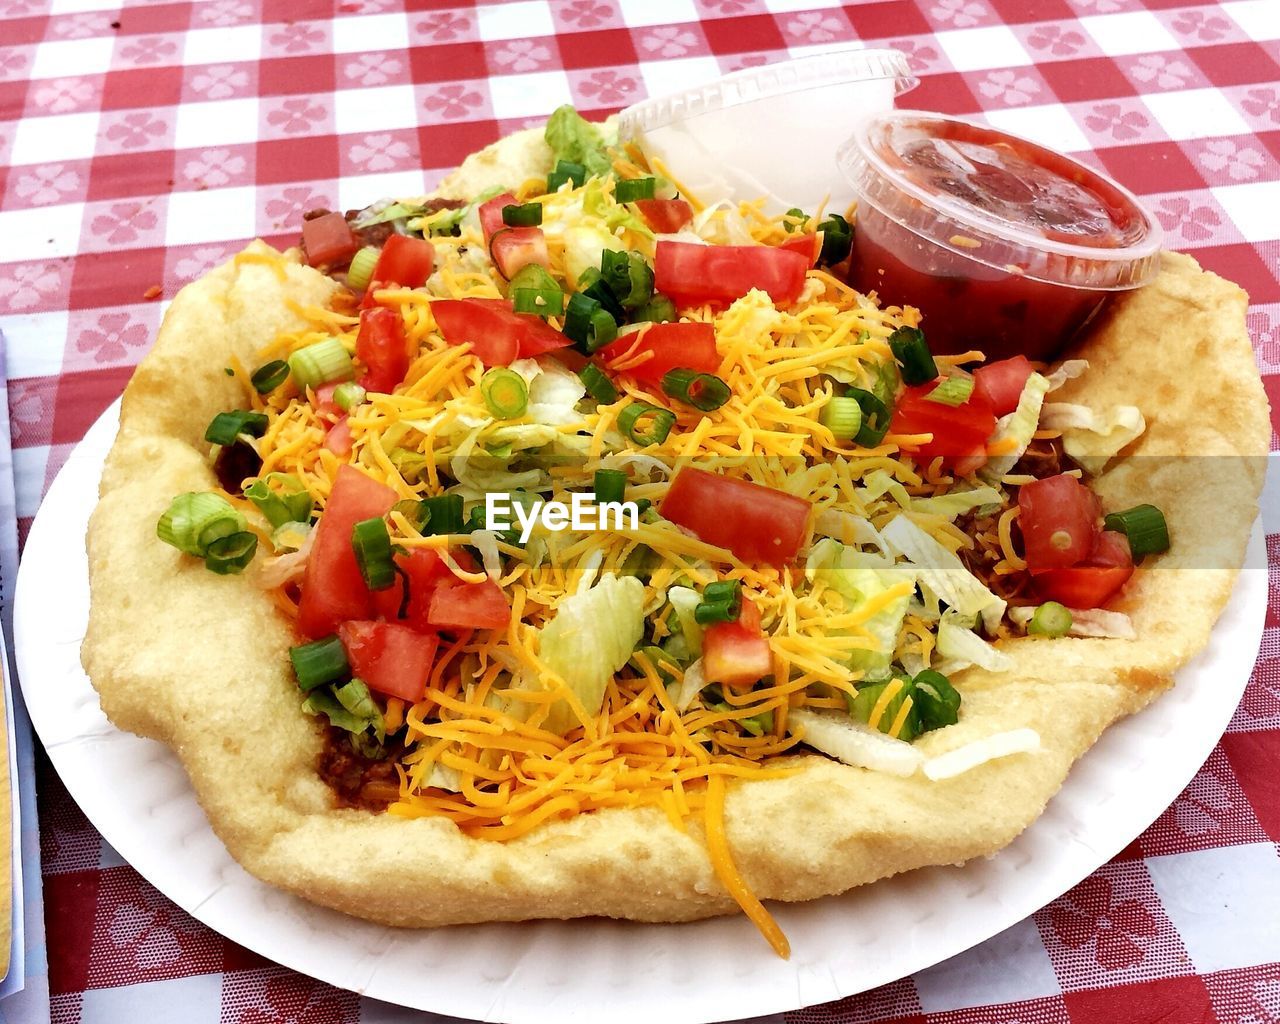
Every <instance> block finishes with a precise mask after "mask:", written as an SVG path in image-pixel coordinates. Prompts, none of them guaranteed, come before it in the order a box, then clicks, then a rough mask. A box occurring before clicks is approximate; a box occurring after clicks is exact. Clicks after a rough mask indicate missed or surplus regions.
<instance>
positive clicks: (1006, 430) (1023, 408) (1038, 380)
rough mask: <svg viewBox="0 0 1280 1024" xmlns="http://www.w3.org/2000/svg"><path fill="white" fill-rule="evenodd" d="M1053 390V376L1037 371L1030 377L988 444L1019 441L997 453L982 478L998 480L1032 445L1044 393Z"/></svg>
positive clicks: (985, 467) (1002, 417) (1037, 426)
mask: <svg viewBox="0 0 1280 1024" xmlns="http://www.w3.org/2000/svg"><path fill="white" fill-rule="evenodd" d="M1048 393H1049V378H1047V377H1044V376H1041V375H1040V374H1038V373H1033V374H1032V375H1031V376H1030V377H1028V378H1027V383H1026V385H1025V386H1024V387H1023V389H1022V395H1021V397H1019V399H1018V407H1017V408H1016V409H1014V410H1013V412H1011V413H1009V414H1008V415H1007V416H1001V417H1000V420H999V422H997V423H996V432H995V434H994V435H993V436H992V438H991V440H990V441H988V442H987V444H988V446H990V445H995V444H1002V443H1007V442H1009V441H1013V442H1015V447H1014V448H1013V450H1012V451H1010V452H1008V453H1006V454H1004V455H993V456H992V457H991V459H990V460H989V461H988V462H987V464H986V465H985V466H983V467H982V470H981V473H980V475H981V476H982V479H984V480H989V481H991V482H993V483H994V482H995V481H997V480H999V479H1000V478H1001V477H1002V476H1004V475H1005V474H1006V473H1008V472H1009V471H1010V470H1011V469H1013V467H1014V466H1015V465H1017V463H1018V460H1019V459H1020V458H1022V455H1023V453H1024V452H1025V451H1026V450H1027V447H1028V446H1029V445H1030V444H1031V438H1032V437H1033V436H1034V434H1035V432H1036V430H1037V429H1038V428H1039V426H1040V410H1041V407H1042V406H1043V405H1044V396H1045V395H1047V394H1048Z"/></svg>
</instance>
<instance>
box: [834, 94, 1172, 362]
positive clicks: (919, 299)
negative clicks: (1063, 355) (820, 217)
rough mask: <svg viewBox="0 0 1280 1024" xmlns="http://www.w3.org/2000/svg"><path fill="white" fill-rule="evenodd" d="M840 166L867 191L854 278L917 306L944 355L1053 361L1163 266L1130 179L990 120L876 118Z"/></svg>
mask: <svg viewBox="0 0 1280 1024" xmlns="http://www.w3.org/2000/svg"><path fill="white" fill-rule="evenodd" d="M837 163H838V164H839V166H840V169H841V171H842V172H843V173H844V175H845V177H846V178H847V180H848V181H849V183H850V184H851V185H852V186H853V188H854V189H855V191H856V192H857V196H858V210H857V224H856V226H855V229H854V252H853V260H852V262H851V269H850V281H851V283H852V284H853V286H854V287H855V288H857V289H858V290H859V291H862V292H870V291H875V292H876V293H877V294H878V296H879V297H880V299H881V301H882V302H883V303H885V304H891V305H912V306H915V307H917V308H918V309H919V310H920V311H921V313H922V314H923V320H922V322H921V327H922V329H923V330H924V332H925V336H926V337H927V338H928V339H929V346H930V348H932V349H933V350H934V351H935V352H940V353H958V352H964V351H967V350H969V349H978V350H980V351H982V352H984V353H985V354H986V356H987V358H988V359H1002V358H1005V357H1007V356H1011V355H1016V354H1018V353H1022V354H1024V355H1026V356H1027V357H1028V358H1032V359H1036V358H1047V357H1049V356H1052V355H1053V354H1054V353H1055V352H1057V351H1058V350H1059V349H1061V348H1062V347H1063V346H1064V345H1065V344H1067V343H1068V342H1069V341H1070V340H1071V339H1072V338H1073V337H1074V336H1075V335H1076V334H1078V333H1079V332H1080V330H1081V328H1082V327H1083V326H1084V325H1085V324H1086V323H1088V322H1089V320H1090V319H1091V318H1092V317H1094V316H1095V315H1096V314H1097V313H1098V311H1099V310H1100V309H1101V308H1102V307H1103V305H1104V304H1105V303H1106V301H1107V299H1108V298H1109V297H1110V296H1111V295H1112V294H1114V293H1115V292H1118V291H1124V290H1126V289H1130V288H1137V287H1140V286H1141V285H1143V284H1146V283H1147V282H1148V281H1150V280H1151V278H1152V277H1153V276H1154V275H1155V273H1156V271H1157V270H1158V268H1159V259H1160V241H1161V233H1160V228H1159V225H1157V224H1156V222H1155V221H1154V220H1153V219H1152V217H1151V216H1150V215H1149V214H1148V213H1147V212H1146V211H1145V210H1144V209H1143V208H1142V206H1141V205H1140V204H1139V202H1138V200H1137V199H1136V198H1134V196H1133V195H1132V194H1131V193H1130V192H1128V191H1127V190H1126V189H1125V188H1124V187H1123V186H1121V185H1119V184H1117V183H1116V182H1115V181H1112V180H1111V179H1110V178H1108V177H1106V176H1105V175H1102V174H1100V173H1098V172H1097V171H1094V170H1092V169H1091V168H1089V167H1086V166H1085V165H1084V164H1081V163H1078V162H1077V161H1075V160H1072V159H1070V158H1069V157H1066V156H1063V155H1062V154H1060V153H1055V152H1054V151H1053V150H1050V149H1046V148H1044V147H1043V146H1039V145H1037V144H1036V143H1034V142H1030V141H1028V140H1026V139H1022V138H1018V137H1017V136H1014V135H1009V134H1007V133H1005V132H1001V131H997V130H995V129H993V128H989V127H987V126H985V125H980V124H975V123H973V122H970V121H964V120H960V119H957V118H950V117H943V116H942V115H939V114H933V113H928V112H924V111H913V110H900V111H893V112H889V113H884V114H879V115H875V116H872V117H869V118H867V119H865V120H864V121H863V122H862V123H861V124H860V125H859V126H858V128H857V130H856V131H855V133H854V135H853V137H852V138H850V139H849V140H848V141H847V142H846V143H845V144H844V145H843V146H842V147H841V148H840V150H839V153H838V155H837Z"/></svg>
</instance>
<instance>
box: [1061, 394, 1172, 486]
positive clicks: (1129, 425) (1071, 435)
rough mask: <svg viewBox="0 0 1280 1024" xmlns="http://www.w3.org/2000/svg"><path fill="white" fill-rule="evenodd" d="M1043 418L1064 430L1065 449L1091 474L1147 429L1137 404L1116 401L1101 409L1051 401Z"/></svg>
mask: <svg viewBox="0 0 1280 1024" xmlns="http://www.w3.org/2000/svg"><path fill="white" fill-rule="evenodd" d="M1040 420H1041V424H1042V425H1043V426H1044V427H1046V428H1048V429H1050V430H1061V431H1062V447H1063V450H1064V451H1066V453H1067V455H1069V456H1070V457H1071V460H1072V461H1073V462H1075V463H1076V464H1077V465H1078V466H1080V468H1081V469H1083V470H1084V471H1085V472H1086V473H1090V474H1097V473H1101V472H1102V471H1103V470H1104V469H1105V468H1106V466H1107V463H1108V462H1110V461H1111V460H1112V459H1113V458H1114V457H1115V456H1116V455H1118V454H1120V450H1121V449H1122V448H1124V447H1125V446H1127V445H1129V444H1131V443H1132V442H1133V441H1134V440H1136V439H1137V438H1138V437H1139V436H1140V435H1141V434H1142V432H1143V431H1144V430H1146V429H1147V421H1146V420H1145V419H1143V417H1142V410H1141V409H1139V408H1138V407H1137V406H1136V405H1117V406H1113V407H1112V408H1111V409H1109V410H1107V411H1106V412H1105V413H1100V412H1095V411H1094V410H1092V409H1090V408H1089V407H1088V406H1087V405H1073V404H1071V403H1069V402H1050V403H1048V404H1047V405H1045V407H1044V410H1043V412H1042V414H1041V418H1040Z"/></svg>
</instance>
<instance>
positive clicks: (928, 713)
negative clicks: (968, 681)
mask: <svg viewBox="0 0 1280 1024" xmlns="http://www.w3.org/2000/svg"><path fill="white" fill-rule="evenodd" d="M911 686H912V689H911V696H912V699H913V700H914V704H913V711H914V712H915V713H916V716H917V718H918V720H919V722H920V731H921V732H929V731H930V730H931V729H941V728H942V727H943V726H946V725H955V724H956V722H957V720H958V719H959V717H960V694H959V692H958V691H957V690H956V688H955V687H954V686H952V685H951V680H950V679H948V678H947V677H946V676H944V675H943V674H942V673H941V672H937V671H935V670H934V669H931V668H926V669H923V670H921V671H920V672H918V673H916V677H915V679H913V680H912V681H911Z"/></svg>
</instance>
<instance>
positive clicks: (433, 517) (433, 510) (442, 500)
mask: <svg viewBox="0 0 1280 1024" xmlns="http://www.w3.org/2000/svg"><path fill="white" fill-rule="evenodd" d="M422 509H423V511H424V512H425V513H426V522H425V523H423V525H422V528H421V530H422V534H423V536H431V535H433V534H444V533H463V532H464V529H465V526H466V520H465V519H464V518H463V515H462V495H461V494H437V495H436V496H435V497H434V498H424V499H423V500H422Z"/></svg>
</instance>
